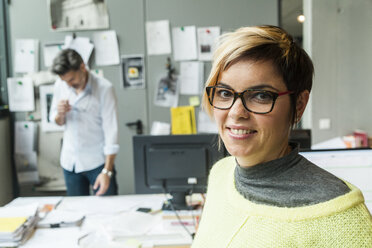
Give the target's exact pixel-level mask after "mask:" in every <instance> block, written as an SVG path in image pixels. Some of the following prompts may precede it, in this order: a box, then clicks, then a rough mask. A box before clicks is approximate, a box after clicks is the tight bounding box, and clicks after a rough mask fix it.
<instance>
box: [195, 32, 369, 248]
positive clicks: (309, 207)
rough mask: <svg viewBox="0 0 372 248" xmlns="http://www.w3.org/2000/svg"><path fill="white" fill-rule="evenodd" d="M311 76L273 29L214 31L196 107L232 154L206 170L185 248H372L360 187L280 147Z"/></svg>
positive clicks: (286, 38) (300, 53) (290, 147)
mask: <svg viewBox="0 0 372 248" xmlns="http://www.w3.org/2000/svg"><path fill="white" fill-rule="evenodd" d="M312 78H313V64H312V62H311V60H310V58H309V57H308V55H307V54H306V52H305V51H304V50H303V49H301V48H300V47H299V46H298V45H297V44H295V43H294V42H293V40H292V37H291V36H290V35H289V34H287V33H286V32H285V31H284V30H282V29H281V28H278V27H274V26H259V27H245V28H240V29H238V30H236V31H235V32H233V33H227V34H225V35H223V36H222V37H221V40H220V42H219V44H218V46H217V49H216V51H215V54H214V61H213V65H212V70H211V73H210V76H209V78H208V81H207V83H206V86H207V87H206V93H205V95H204V99H203V101H204V103H203V104H204V107H205V109H206V110H207V112H208V113H209V114H210V115H211V116H212V117H213V118H214V119H215V121H216V123H217V126H218V130H219V134H220V137H221V139H222V141H223V142H224V145H225V146H226V148H227V150H228V151H229V153H230V154H231V155H232V156H231V157H227V158H225V159H222V160H221V161H219V162H218V163H217V164H216V165H214V166H213V168H212V170H211V173H210V177H209V186H208V192H207V200H206V203H205V206H204V210H203V215H202V218H201V222H200V226H199V229H198V231H197V233H196V237H195V240H194V243H193V246H192V247H193V248H199V247H203V248H204V247H207V248H209V247H213V248H216V247H232V248H233V247H244V248H245V247H255V248H257V247H372V220H371V215H370V213H369V212H368V210H367V208H366V206H365V204H364V199H363V195H362V193H361V192H360V190H359V189H357V188H356V187H355V186H353V185H351V184H349V183H347V182H344V181H342V180H341V179H338V178H337V177H335V176H333V175H332V174H330V173H328V172H326V171H325V170H323V169H321V168H319V167H317V166H316V165H314V164H312V163H311V162H309V161H308V160H306V159H305V158H303V157H302V156H301V155H299V154H298V149H299V148H298V146H297V145H296V144H289V143H288V136H289V132H290V129H291V128H292V127H293V125H295V124H296V123H297V122H298V121H300V119H301V116H302V114H303V112H304V110H305V107H306V104H307V102H308V99H309V93H310V91H311V87H312Z"/></svg>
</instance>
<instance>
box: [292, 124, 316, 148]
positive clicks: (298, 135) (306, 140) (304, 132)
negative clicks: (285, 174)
mask: <svg viewBox="0 0 372 248" xmlns="http://www.w3.org/2000/svg"><path fill="white" fill-rule="evenodd" d="M289 141H290V142H295V143H298V144H299V146H300V150H303V149H310V148H311V129H292V130H291V132H290V134H289Z"/></svg>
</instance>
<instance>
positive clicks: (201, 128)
mask: <svg viewBox="0 0 372 248" xmlns="http://www.w3.org/2000/svg"><path fill="white" fill-rule="evenodd" d="M198 133H218V128H217V124H216V123H215V122H214V121H213V120H212V119H211V118H210V117H209V116H208V115H207V113H205V111H203V110H200V111H199V114H198Z"/></svg>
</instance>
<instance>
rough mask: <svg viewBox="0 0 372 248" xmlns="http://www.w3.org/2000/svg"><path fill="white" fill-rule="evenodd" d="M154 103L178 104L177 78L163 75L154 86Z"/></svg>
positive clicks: (169, 105) (171, 105)
mask: <svg viewBox="0 0 372 248" xmlns="http://www.w3.org/2000/svg"><path fill="white" fill-rule="evenodd" d="M154 104H155V105H157V106H162V107H176V106H177V104H178V87H177V78H176V77H172V78H169V77H168V76H165V77H163V78H161V79H160V80H159V82H158V85H157V87H156V88H155V97H154Z"/></svg>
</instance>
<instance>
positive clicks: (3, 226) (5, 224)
mask: <svg viewBox="0 0 372 248" xmlns="http://www.w3.org/2000/svg"><path fill="white" fill-rule="evenodd" d="M26 220H27V218H25V217H0V237H1V234H2V233H12V232H14V231H15V230H17V229H18V228H19V227H20V226H21V225H23V223H25V222H26Z"/></svg>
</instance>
